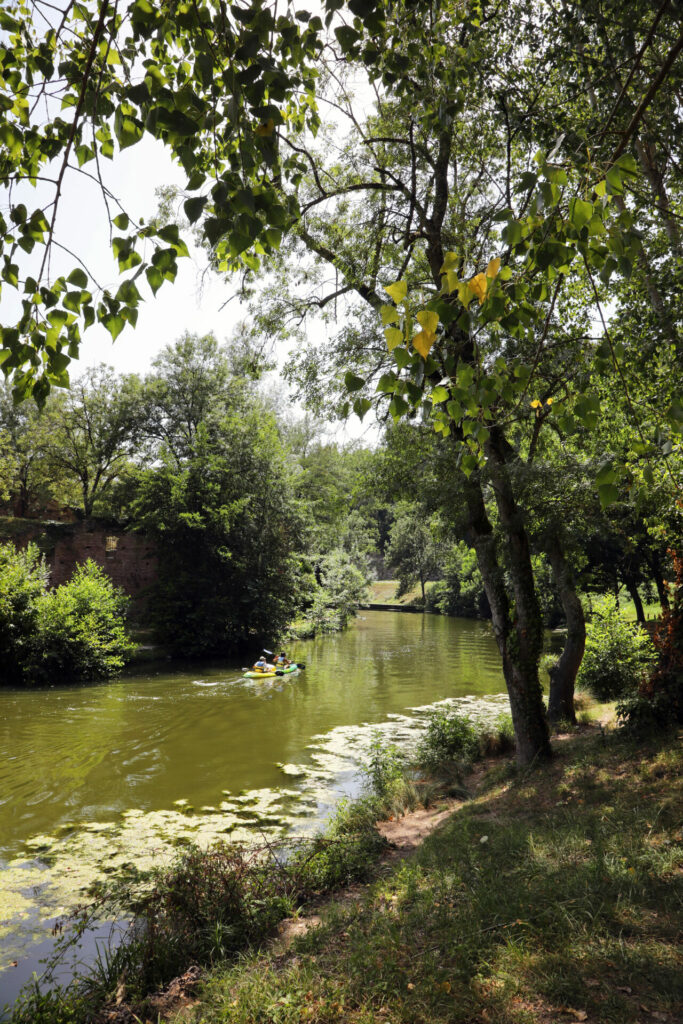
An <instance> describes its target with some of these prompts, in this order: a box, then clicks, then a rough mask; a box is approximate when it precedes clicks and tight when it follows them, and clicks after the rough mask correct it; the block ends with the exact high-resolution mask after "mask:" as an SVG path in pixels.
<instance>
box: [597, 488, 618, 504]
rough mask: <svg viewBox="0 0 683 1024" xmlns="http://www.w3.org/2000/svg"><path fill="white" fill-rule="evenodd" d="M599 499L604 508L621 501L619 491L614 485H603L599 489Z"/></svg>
mask: <svg viewBox="0 0 683 1024" xmlns="http://www.w3.org/2000/svg"><path fill="white" fill-rule="evenodd" d="M598 497H599V498H600V504H601V505H602V507H603V508H607V507H608V505H613V504H614V502H615V501H618V500H619V490H618V488H617V487H616V486H615V485H614V484H602V485H601V486H599V487H598Z"/></svg>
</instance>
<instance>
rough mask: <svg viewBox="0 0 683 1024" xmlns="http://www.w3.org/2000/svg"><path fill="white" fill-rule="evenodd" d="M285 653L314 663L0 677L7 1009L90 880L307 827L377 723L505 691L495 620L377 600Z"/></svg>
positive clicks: (2, 996) (388, 728)
mask: <svg viewBox="0 0 683 1024" xmlns="http://www.w3.org/2000/svg"><path fill="white" fill-rule="evenodd" d="M257 653H258V652H254V654H255V655H256V654H257ZM288 653H289V654H290V656H291V657H292V658H294V659H296V660H299V661H304V662H305V663H306V666H307V667H306V670H305V671H302V672H300V673H298V674H294V675H291V676H285V677H283V678H276V679H273V680H270V681H254V680H246V679H244V678H242V672H241V665H240V664H238V663H235V662H232V663H229V662H221V663H214V664H210V665H198V664H196V663H194V664H192V665H186V666H185V665H179V664H177V663H173V664H170V663H169V664H167V665H163V666H150V667H149V668H146V669H145V670H144V671H140V670H137V671H136V672H135V673H134V674H133V673H129V674H126V675H124V676H122V677H121V678H120V679H118V680H117V681H115V682H113V683H107V684H102V685H96V686H79V687H71V688H60V689H48V690H39V691H17V690H2V689H0V1007H2V1004H3V1003H4V1002H6V1001H9V1000H10V999H13V998H15V996H16V993H17V991H18V988H19V987H20V984H21V983H23V981H25V980H26V979H27V978H28V977H30V974H31V971H32V970H39V967H38V957H39V956H41V955H45V954H46V953H47V952H49V948H50V939H49V929H50V927H51V926H52V925H53V923H54V921H55V918H56V917H57V916H59V915H60V914H62V913H64V912H65V911H67V910H68V909H69V908H70V907H71V906H73V904H74V903H75V902H77V901H78V899H79V897H80V896H81V894H82V892H83V890H84V889H85V888H86V887H87V886H88V885H89V884H90V883H91V882H92V881H93V880H94V879H96V878H101V877H103V876H106V875H107V874H110V873H112V872H115V871H116V870H117V869H118V868H120V867H121V866H123V865H125V864H127V863H135V864H136V865H137V866H139V867H142V868H144V867H146V866H151V865H152V864H160V863H167V862H168V861H169V860H171V859H172V858H173V856H174V855H176V853H177V849H178V846H179V845H181V844H182V843H184V842H195V841H196V842H199V843H203V844H209V843H211V842H214V841H216V840H217V839H226V838H233V839H246V840H257V839H258V838H259V837H260V836H261V835H262V834H264V833H266V834H269V835H282V834H284V832H286V831H289V832H291V831H294V832H305V831H310V829H311V828H314V827H317V826H318V825H319V824H320V821H321V820H322V819H324V817H325V815H326V814H327V813H328V812H329V809H330V807H331V806H333V804H334V803H335V801H336V800H337V799H338V798H339V796H340V795H342V794H344V793H353V792H355V791H357V790H358V788H359V785H360V782H359V776H358V770H357V766H358V760H359V758H362V756H363V753H364V751H365V749H366V748H367V743H368V741H369V739H370V737H371V734H372V731H373V729H374V728H376V727H380V728H382V729H383V731H385V732H386V733H387V735H388V736H390V737H392V736H393V737H395V738H397V739H399V740H404V739H406V738H407V739H410V737H411V736H413V737H414V736H415V735H416V734H417V733H416V729H419V725H420V721H421V719H422V718H423V717H424V711H423V710H422V711H420V710H419V709H424V707H425V706H426V705H430V704H433V703H435V702H437V701H441V700H444V699H447V698H451V699H452V698H456V699H463V700H464V703H465V706H467V707H470V708H473V709H474V708H476V707H478V705H477V703H476V702H475V701H473V699H472V698H473V697H477V698H479V697H483V696H486V695H493V694H501V692H502V691H503V689H504V685H503V679H502V674H501V669H500V661H499V657H498V652H497V649H496V646H495V642H494V640H493V636H492V633H491V630H490V626H489V625H488V624H487V623H480V622H471V621H467V620H462V619H452V618H446V617H441V616H431V615H417V614H408V613H402V612H373V611H366V612H365V613H364V615H363V616H362V617H361V618H359V619H358V620H356V622H355V623H354V624H353V625H352V626H351V628H350V629H349V630H347V631H346V632H345V633H339V634H333V635H330V636H324V637H321V638H319V639H315V640H310V641H305V642H300V643H297V644H293V645H291V647H290V649H289V652H288ZM502 704H503V698H502V697H498V698H497V699H496V700H494V701H493V702H492V706H493V707H496V706H502ZM415 709H418V710H415ZM15 962H16V965H15Z"/></svg>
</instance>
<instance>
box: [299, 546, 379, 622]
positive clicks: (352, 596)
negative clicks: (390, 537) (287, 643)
mask: <svg viewBox="0 0 683 1024" xmlns="http://www.w3.org/2000/svg"><path fill="white" fill-rule="evenodd" d="M316 575H317V578H318V582H317V584H316V585H315V587H314V589H313V591H312V596H311V597H310V599H309V605H308V607H307V609H306V611H305V614H304V616H303V617H302V618H300V619H297V620H296V621H295V622H294V623H292V624H291V626H290V632H291V633H292V634H294V635H296V636H297V637H298V638H299V639H302V638H305V637H311V636H315V635H316V634H318V633H333V632H336V631H337V630H340V629H345V628H346V626H347V625H348V623H349V620H350V619H351V618H353V616H354V615H355V614H356V611H357V610H358V606H359V604H361V603H362V602H363V601H365V600H366V598H367V577H366V575H365V574H364V573H363V572H362V571H361V570H360V569H359V568H358V566H357V565H355V564H354V562H353V560H352V558H351V556H350V555H349V554H348V553H347V552H346V551H344V550H343V549H341V548H336V549H335V550H334V551H331V552H330V553H329V554H327V555H323V556H322V557H320V558H319V559H318V563H317V572H316Z"/></svg>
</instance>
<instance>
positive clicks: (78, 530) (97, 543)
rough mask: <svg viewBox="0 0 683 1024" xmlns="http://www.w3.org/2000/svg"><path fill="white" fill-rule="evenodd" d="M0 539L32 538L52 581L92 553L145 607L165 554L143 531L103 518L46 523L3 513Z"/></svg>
mask: <svg viewBox="0 0 683 1024" xmlns="http://www.w3.org/2000/svg"><path fill="white" fill-rule="evenodd" d="M0 539H1V540H12V541H14V543H15V544H16V545H17V546H18V547H24V546H25V545H26V544H28V543H29V541H33V542H34V543H36V544H37V545H38V546H39V548H40V549H41V551H43V552H44V554H45V557H46V560H47V562H48V564H49V566H50V584H51V586H53V587H57V586H59V585H60V583H65V582H66V581H67V580H68V579H69V578H70V577H71V575H72V573H73V571H74V569H75V568H76V566H77V565H80V564H81V563H83V562H85V561H87V559H88V558H91V559H92V560H93V561H94V562H97V564H98V565H101V566H102V568H103V569H104V571H105V572H106V573H107V575H108V576H109V577H110V578H111V580H112V582H113V583H114V584H115V585H116V586H117V587H121V589H122V590H123V591H125V593H126V594H128V595H129V596H130V597H131V598H133V602H134V606H135V608H136V609H137V610H138V611H142V610H144V607H145V605H146V603H147V597H148V592H149V588H150V587H151V586H153V584H154V583H156V581H157V575H158V566H159V560H158V555H157V550H156V545H155V544H154V542H153V541H152V540H150V539H149V538H148V537H146V536H145V535H144V534H140V533H129V532H127V531H126V530H124V529H123V528H122V527H120V526H108V525H107V524H106V523H101V522H98V521H97V520H85V521H83V522H80V523H44V522H42V523H41V522H37V521H36V520H35V519H33V520H28V519H21V520H20V519H12V520H9V519H5V520H4V522H3V520H2V519H0Z"/></svg>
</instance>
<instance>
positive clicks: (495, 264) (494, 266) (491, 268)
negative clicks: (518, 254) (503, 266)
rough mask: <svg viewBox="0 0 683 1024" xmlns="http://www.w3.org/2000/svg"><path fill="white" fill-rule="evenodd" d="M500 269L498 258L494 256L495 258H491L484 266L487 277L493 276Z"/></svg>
mask: <svg viewBox="0 0 683 1024" xmlns="http://www.w3.org/2000/svg"><path fill="white" fill-rule="evenodd" d="M499 270H500V259H499V258H498V256H496V258H495V260H491V262H490V263H489V265H488V267H487V268H486V276H487V277H495V276H496V275H497V273H498V271H499Z"/></svg>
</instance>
